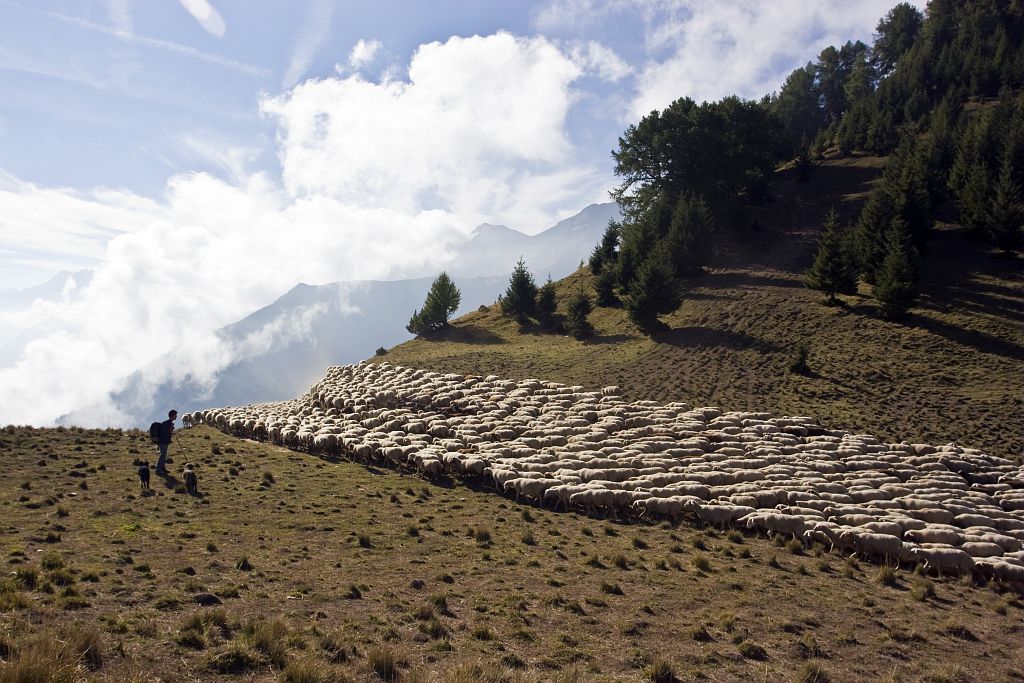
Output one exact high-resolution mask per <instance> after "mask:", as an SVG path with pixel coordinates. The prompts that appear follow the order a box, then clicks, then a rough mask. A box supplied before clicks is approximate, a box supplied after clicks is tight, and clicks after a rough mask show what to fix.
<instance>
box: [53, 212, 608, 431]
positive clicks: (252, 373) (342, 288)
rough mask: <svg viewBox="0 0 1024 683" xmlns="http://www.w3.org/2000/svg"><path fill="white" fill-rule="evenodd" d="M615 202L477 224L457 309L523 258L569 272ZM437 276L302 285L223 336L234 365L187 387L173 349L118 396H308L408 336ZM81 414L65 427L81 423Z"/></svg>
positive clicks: (152, 400) (149, 415)
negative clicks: (564, 214) (330, 370)
mask: <svg viewBox="0 0 1024 683" xmlns="http://www.w3.org/2000/svg"><path fill="white" fill-rule="evenodd" d="M618 216H619V211H618V207H617V206H616V205H615V204H591V205H590V206H588V207H586V208H585V209H583V210H582V211H581V212H580V213H578V214H576V215H574V216H572V217H570V218H567V219H565V220H563V221H560V222H559V223H557V224H555V225H554V226H552V227H551V228H548V229H547V230H545V231H543V232H541V233H538V234H536V235H525V234H523V233H521V232H518V231H516V230H512V229H510V228H507V227H504V226H496V225H489V224H484V225H481V226H479V227H478V228H477V229H476V230H475V231H474V232H473V233H472V235H471V237H470V239H469V240H467V241H466V242H465V243H464V244H463V245H461V246H460V247H459V249H458V250H457V251H456V254H455V256H454V258H453V260H452V267H451V268H449V273H451V274H452V275H453V277H454V279H455V284H456V285H457V286H458V287H459V289H460V290H461V292H462V306H461V307H460V309H459V311H457V314H461V313H466V312H468V311H471V310H474V309H476V308H477V307H478V306H480V305H481V304H489V303H491V302H493V301H495V300H496V299H497V297H498V295H499V294H500V293H501V291H502V290H503V289H504V287H505V285H506V284H507V282H508V273H510V272H511V271H512V268H513V266H514V265H515V262H516V260H518V259H519V257H520V256H522V257H523V258H524V259H525V260H526V262H527V263H528V264H529V265H530V267H531V268H532V269H533V272H534V273H535V274H536V276H537V279H538V280H542V279H543V278H544V277H546V275H547V274H548V273H550V274H551V276H552V277H555V278H558V277H564V276H565V275H568V274H569V273H571V272H572V271H573V270H575V269H576V267H577V266H578V265H579V263H580V261H581V260H582V259H584V258H586V257H587V256H588V255H589V254H590V251H591V249H592V248H593V245H594V244H595V243H596V242H597V241H598V240H599V239H600V237H601V234H602V233H603V232H604V229H605V226H606V225H607V224H608V221H609V220H610V219H613V218H618ZM433 278H434V276H433V275H431V276H429V277H423V278H416V279H408V280H394V281H367V282H336V283H331V284H327V285H306V284H300V285H297V286H296V287H295V288H293V289H292V290H291V291H289V292H287V293H286V294H284V295H283V296H281V297H280V298H279V299H277V300H276V301H274V302H272V303H271V304H269V305H268V306H265V307H264V308H261V309H259V310H257V311H255V312H253V313H251V314H250V315H248V316H246V317H245V318H242V319H241V320H239V321H238V322H236V323H232V324H231V325H228V326H226V327H225V328H223V329H222V330H220V331H219V332H218V336H219V337H220V338H221V339H222V340H223V341H224V342H225V346H226V348H227V350H228V351H229V352H230V353H231V362H230V363H229V364H228V365H227V366H226V367H223V368H221V369H220V370H218V371H217V373H216V375H215V376H214V377H196V378H192V379H189V380H188V381H186V382H184V383H183V384H175V383H173V382H170V381H166V382H165V381H160V382H158V383H157V384H156V386H154V385H153V382H152V381H147V379H146V378H147V377H158V378H163V377H168V376H172V375H174V374H175V373H174V372H173V369H174V367H175V366H176V365H177V364H178V363H180V361H179V360H177V359H176V357H175V356H174V355H173V354H169V355H167V356H165V357H163V358H160V359H158V360H157V361H155V362H154V363H152V364H151V365H150V366H149V367H147V368H143V369H141V370H140V371H139V372H137V373H136V374H135V375H134V376H133V377H132V378H130V380H129V381H128V383H127V386H126V388H125V389H124V390H123V391H121V392H120V393H119V394H118V395H116V396H115V397H114V400H115V404H116V405H117V407H118V409H119V410H120V411H121V412H122V413H123V414H125V415H128V416H130V417H131V419H132V420H133V422H134V424H136V425H144V424H147V423H149V422H150V421H151V420H155V419H157V418H158V417H162V416H163V414H164V413H165V412H166V410H167V406H172V405H175V406H179V407H184V406H188V407H189V409H200V408H204V407H212V406H220V405H242V404H246V403H259V402H262V401H275V400H282V399H287V398H291V397H293V396H296V395H298V394H301V393H302V392H304V391H305V390H306V389H307V388H309V385H310V384H312V383H313V382H315V381H316V380H318V379H319V378H320V377H322V376H323V373H324V370H325V369H326V368H327V367H328V366H331V365H340V364H344V363H353V362H356V361H358V360H360V359H362V358H365V357H366V356H368V355H370V354H372V353H374V351H375V349H377V348H379V347H382V346H383V347H388V346H392V345H394V344H397V343H399V342H402V341H404V340H407V339H408V338H409V336H410V335H409V333H408V332H407V331H406V329H405V324H406V322H407V321H408V320H409V316H410V315H411V314H412V312H413V311H414V310H416V309H418V308H420V307H421V306H422V305H423V300H424V299H425V297H426V294H427V291H428V290H429V289H430V284H431V282H432V280H433ZM78 419H79V417H78V416H76V415H75V414H71V415H68V416H65V417H64V418H63V419H62V420H61V423H62V424H76V420H78Z"/></svg>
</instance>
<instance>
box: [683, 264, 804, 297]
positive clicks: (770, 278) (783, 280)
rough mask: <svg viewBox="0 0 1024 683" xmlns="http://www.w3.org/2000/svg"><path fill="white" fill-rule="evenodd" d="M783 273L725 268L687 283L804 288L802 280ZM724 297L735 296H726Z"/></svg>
mask: <svg viewBox="0 0 1024 683" xmlns="http://www.w3.org/2000/svg"><path fill="white" fill-rule="evenodd" d="M781 275H782V274H781V273H780V275H772V274H770V273H756V272H750V271H746V270H725V271H716V272H713V273H707V274H705V275H700V276H697V277H694V278H692V279H690V280H688V281H687V282H686V284H687V285H688V287H692V288H701V289H709V290H716V289H724V290H736V289H762V288H765V287H784V288H786V289H803V288H804V284H803V282H801V281H800V280H798V279H794V278H789V277H782V276H781ZM699 294H700V293H699V292H694V293H693V295H694V296H696V295H699ZM704 295H705V296H706V297H708V298H711V297H713V296H715V295H712V294H708V293H706V292H705V293H704ZM686 296H691V294H689V293H688V294H687V295H686ZM723 298H733V297H728V296H726V297H723Z"/></svg>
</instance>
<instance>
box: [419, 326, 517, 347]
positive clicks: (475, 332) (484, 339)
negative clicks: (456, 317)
mask: <svg viewBox="0 0 1024 683" xmlns="http://www.w3.org/2000/svg"><path fill="white" fill-rule="evenodd" d="M427 339H430V340H431V341H448V342H455V343H457V344H479V345H490V344H507V343H508V340H506V339H504V338H502V337H499V336H498V335H497V334H495V333H494V332H492V331H490V330H488V329H486V328H483V327H479V326H477V325H451V326H449V327H446V328H444V329H441V330H438V331H437V332H434V333H432V334H431V335H430V336H429V337H427Z"/></svg>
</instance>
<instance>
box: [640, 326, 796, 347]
mask: <svg viewBox="0 0 1024 683" xmlns="http://www.w3.org/2000/svg"><path fill="white" fill-rule="evenodd" d="M651 339H652V340H654V341H655V342H657V343H659V344H671V345H672V346H676V347H679V348H683V349H695V348H702V347H715V348H724V349H733V350H737V351H739V350H745V349H755V350H757V351H762V352H766V353H767V352H772V351H779V350H780V347H779V346H778V345H777V344H773V343H771V342H767V341H765V340H763V339H758V338H757V337H752V336H750V335H749V334H746V333H744V332H732V331H729V330H716V329H714V328H711V327H676V328H668V329H663V330H656V331H654V332H653V333H652V334H651Z"/></svg>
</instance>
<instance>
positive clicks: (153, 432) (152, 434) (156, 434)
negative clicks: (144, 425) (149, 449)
mask: <svg viewBox="0 0 1024 683" xmlns="http://www.w3.org/2000/svg"><path fill="white" fill-rule="evenodd" d="M149 438H150V439H152V440H153V443H160V423H159V422H154V423H153V424H151V425H149Z"/></svg>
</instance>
